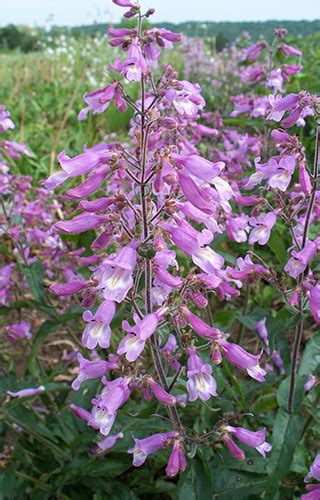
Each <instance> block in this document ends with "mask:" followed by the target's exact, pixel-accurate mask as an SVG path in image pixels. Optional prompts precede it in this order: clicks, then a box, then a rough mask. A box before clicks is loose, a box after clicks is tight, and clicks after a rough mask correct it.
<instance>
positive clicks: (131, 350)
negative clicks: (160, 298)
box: [117, 313, 159, 362]
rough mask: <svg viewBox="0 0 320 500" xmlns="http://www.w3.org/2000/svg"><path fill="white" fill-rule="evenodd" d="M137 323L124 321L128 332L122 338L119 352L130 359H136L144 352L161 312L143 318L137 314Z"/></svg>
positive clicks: (123, 325)
mask: <svg viewBox="0 0 320 500" xmlns="http://www.w3.org/2000/svg"><path fill="white" fill-rule="evenodd" d="M135 321H136V325H135V326H130V325H129V323H128V322H127V321H123V322H122V328H123V329H124V330H125V331H126V332H128V334H127V335H126V336H125V337H124V338H123V339H122V340H121V342H120V344H119V346H118V349H117V353H118V354H119V355H120V356H121V355H122V354H125V355H126V359H127V360H128V361H131V362H133V361H135V360H136V359H137V358H138V357H139V356H140V354H141V353H142V351H143V349H144V347H145V344H146V341H147V340H148V338H150V337H151V335H153V333H154V332H155V331H156V328H157V326H158V322H159V314H156V313H151V314H148V315H147V316H145V317H144V318H143V319H142V320H140V319H139V318H138V317H136V316H135Z"/></svg>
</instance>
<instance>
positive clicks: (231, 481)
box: [186, 469, 267, 500]
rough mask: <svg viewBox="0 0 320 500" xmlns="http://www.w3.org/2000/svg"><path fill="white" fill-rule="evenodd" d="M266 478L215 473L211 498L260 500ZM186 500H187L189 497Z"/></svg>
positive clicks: (232, 471) (261, 475)
mask: <svg viewBox="0 0 320 500" xmlns="http://www.w3.org/2000/svg"><path fill="white" fill-rule="evenodd" d="M266 477H267V476H266V475H265V474H252V473H250V472H244V471H243V472H240V471H237V470H229V469H227V470H221V471H220V470H219V471H216V474H215V488H214V494H213V498H214V499H216V500H248V498H261V493H262V492H263V491H264V488H265V484H266ZM186 498H188V500H189V497H186ZM210 498H211V497H210Z"/></svg>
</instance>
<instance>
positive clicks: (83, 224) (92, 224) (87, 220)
mask: <svg viewBox="0 0 320 500" xmlns="http://www.w3.org/2000/svg"><path fill="white" fill-rule="evenodd" d="M107 220H108V217H107V216H106V215H96V214H91V213H83V214H80V215H76V216H75V217H74V218H73V219H71V220H66V221H59V222H56V224H55V228H56V229H58V231H60V232H62V233H67V234H80V233H84V232H86V231H89V230H90V229H96V228H98V227H99V226H101V225H102V224H103V223H104V222H107Z"/></svg>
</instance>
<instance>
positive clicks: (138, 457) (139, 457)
mask: <svg viewBox="0 0 320 500" xmlns="http://www.w3.org/2000/svg"><path fill="white" fill-rule="evenodd" d="M177 435H178V433H177V432H175V431H171V432H166V433H163V434H160V433H159V434H154V435H153V436H150V437H148V438H144V439H136V438H135V437H134V438H133V439H134V442H135V446H134V447H133V448H130V449H129V450H128V453H132V454H133V465H134V466H135V467H140V466H141V465H142V464H144V462H145V461H146V459H147V458H148V455H150V454H151V453H155V452H156V451H158V450H160V449H161V448H166V447H167V446H168V443H169V442H170V440H171V439H172V438H175V437H176V436H177Z"/></svg>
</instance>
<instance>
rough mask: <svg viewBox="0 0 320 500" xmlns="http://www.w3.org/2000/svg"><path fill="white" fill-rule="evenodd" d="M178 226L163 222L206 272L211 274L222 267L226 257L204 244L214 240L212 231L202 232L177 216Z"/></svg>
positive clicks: (184, 249)
mask: <svg viewBox="0 0 320 500" xmlns="http://www.w3.org/2000/svg"><path fill="white" fill-rule="evenodd" d="M175 220H176V222H177V226H174V225H170V224H167V223H162V225H161V227H163V229H165V230H166V231H167V232H168V233H169V234H170V236H171V239H172V240H173V242H174V243H175V244H176V245H177V246H178V247H179V248H181V250H183V252H185V253H186V254H187V255H190V256H191V257H192V260H193V262H194V263H195V264H196V265H197V266H199V267H200V269H202V270H203V271H204V272H206V273H208V274H211V273H214V272H215V271H216V270H217V269H220V268H221V267H222V266H223V264H224V259H223V257H221V255H219V254H218V253H216V252H215V251H214V250H212V248H210V247H208V246H203V245H206V244H207V243H209V242H210V241H211V240H212V237H213V236H212V233H211V232H210V231H208V230H205V229H204V230H203V231H202V233H199V232H198V231H196V230H195V229H194V228H193V227H192V226H191V225H190V224H189V223H188V222H187V221H185V220H183V219H180V218H179V217H176V218H175Z"/></svg>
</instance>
